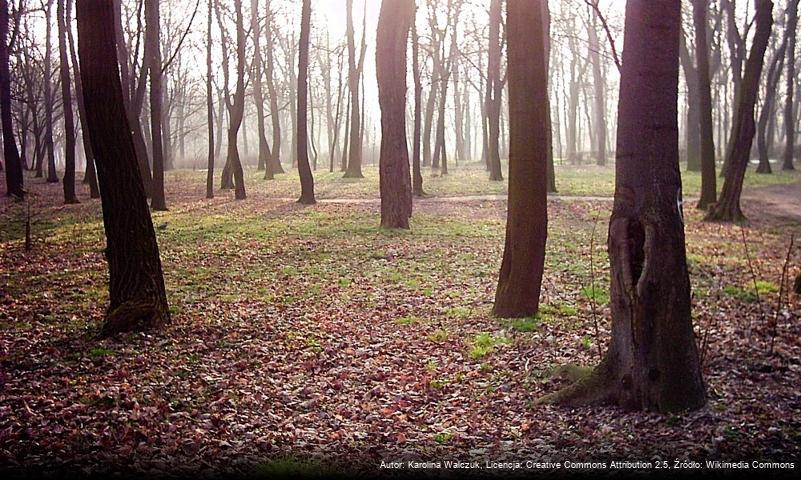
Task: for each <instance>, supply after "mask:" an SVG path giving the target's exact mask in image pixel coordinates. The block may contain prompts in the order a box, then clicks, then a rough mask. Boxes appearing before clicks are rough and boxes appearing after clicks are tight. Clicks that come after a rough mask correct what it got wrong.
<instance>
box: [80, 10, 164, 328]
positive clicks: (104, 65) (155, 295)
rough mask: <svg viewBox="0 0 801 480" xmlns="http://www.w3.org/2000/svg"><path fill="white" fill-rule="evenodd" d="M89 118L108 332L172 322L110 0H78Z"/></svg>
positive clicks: (82, 68) (83, 76)
mask: <svg viewBox="0 0 801 480" xmlns="http://www.w3.org/2000/svg"><path fill="white" fill-rule="evenodd" d="M77 13H78V54H79V58H80V67H81V73H82V75H81V81H82V84H83V92H84V101H85V104H86V105H85V106H86V119H87V124H88V125H89V134H90V137H91V142H92V147H93V149H94V151H95V154H96V161H97V173H98V177H99V183H100V189H101V193H102V197H101V198H102V206H103V224H104V226H105V231H106V244H107V246H106V259H107V260H108V265H109V300H110V303H109V308H108V311H107V314H106V320H105V323H104V325H103V333H104V334H105V335H114V334H116V333H119V332H124V331H132V330H144V329H148V328H153V327H159V326H161V325H164V324H166V323H168V322H169V320H170V315H169V310H168V306H167V295H166V293H165V289H164V278H163V274H162V269H161V260H160V259H159V249H158V244H157V243H156V235H155V232H154V230H153V223H152V221H151V219H150V212H149V211H148V208H147V199H146V197H145V192H144V188H143V186H142V180H141V178H140V173H139V167H138V165H137V159H136V152H135V151H134V145H133V139H132V137H131V130H130V128H129V126H128V121H127V118H126V113H125V106H124V104H123V99H122V86H121V84H120V76H119V75H120V74H119V67H118V64H117V55H116V52H115V47H114V14H113V9H112V5H111V3H110V2H103V1H96V0H78V8H77Z"/></svg>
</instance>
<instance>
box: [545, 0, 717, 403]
mask: <svg viewBox="0 0 801 480" xmlns="http://www.w3.org/2000/svg"><path fill="white" fill-rule="evenodd" d="M680 24H681V2H680V1H679V0H629V1H628V3H627V4H626V25H625V38H624V48H623V62H622V69H621V83H620V102H619V115H618V138H617V164H616V170H617V173H616V188H615V204H614V207H613V211H612V217H611V219H610V222H609V259H610V263H611V276H612V288H611V292H610V293H611V298H612V339H611V344H610V346H609V350H608V351H607V353H606V356H605V358H604V359H603V360H602V362H601V363H600V365H598V367H596V369H595V370H594V371H593V372H592V373H591V374H589V375H587V376H586V377H583V378H582V379H580V380H578V381H577V382H576V383H575V384H573V385H571V386H569V387H567V388H566V389H565V390H562V391H560V392H556V393H554V394H551V395H548V396H546V397H544V398H543V399H542V400H541V401H554V402H560V403H565V404H568V405H581V404H586V403H592V402H600V403H615V404H617V405H619V406H621V407H623V408H625V409H631V410H652V411H657V412H679V411H684V410H687V409H695V408H700V407H701V406H703V405H704V403H705V402H706V398H705V397H706V395H705V391H704V384H703V380H702V378H701V369H700V365H699V359H698V352H697V349H696V344H695V338H694V336H693V329H692V317H691V303H690V281H689V275H688V271H687V262H686V252H685V239H684V221H683V215H682V206H681V200H682V192H681V174H680V173H679V172H680V171H679V148H678V147H679V145H678V108H677V104H678V78H679V37H680V36H681V33H680ZM649 179H659V182H658V183H655V182H653V181H651V180H649Z"/></svg>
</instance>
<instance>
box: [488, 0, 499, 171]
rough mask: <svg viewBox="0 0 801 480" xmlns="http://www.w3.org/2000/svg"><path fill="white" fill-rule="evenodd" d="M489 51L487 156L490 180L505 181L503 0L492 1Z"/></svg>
mask: <svg viewBox="0 0 801 480" xmlns="http://www.w3.org/2000/svg"><path fill="white" fill-rule="evenodd" d="M489 22H490V24H489V50H488V62H487V94H486V101H487V106H486V109H487V121H488V123H489V125H488V130H487V135H488V137H487V139H488V142H487V147H488V151H487V155H488V160H489V167H490V180H491V181H501V180H503V172H502V171H501V153H500V145H499V142H500V135H501V126H500V122H501V97H502V95H503V85H502V84H501V0H491V1H490V15H489Z"/></svg>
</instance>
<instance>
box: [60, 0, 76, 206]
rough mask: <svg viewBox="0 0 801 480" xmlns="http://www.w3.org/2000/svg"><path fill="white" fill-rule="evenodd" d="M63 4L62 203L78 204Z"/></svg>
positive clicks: (61, 69) (61, 45)
mask: <svg viewBox="0 0 801 480" xmlns="http://www.w3.org/2000/svg"><path fill="white" fill-rule="evenodd" d="M64 4H65V2H63V1H62V2H58V5H57V7H56V16H57V17H58V19H57V21H58V55H59V67H58V71H59V77H60V79H61V98H62V108H63V109H64V145H65V151H64V179H63V182H64V203H67V204H70V203H79V202H78V197H76V196H75V119H74V118H73V114H72V87H71V85H70V82H71V80H70V63H69V60H68V59H67V58H68V56H67V50H68V47H67V19H66V12H65V11H64V10H65V9H64Z"/></svg>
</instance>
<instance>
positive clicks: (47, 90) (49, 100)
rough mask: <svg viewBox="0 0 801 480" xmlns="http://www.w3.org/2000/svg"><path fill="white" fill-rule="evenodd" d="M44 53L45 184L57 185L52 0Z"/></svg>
mask: <svg viewBox="0 0 801 480" xmlns="http://www.w3.org/2000/svg"><path fill="white" fill-rule="evenodd" d="M43 6H44V10H45V51H44V78H43V79H42V81H43V82H44V102H45V133H44V135H45V137H44V145H45V151H46V152H47V183H58V175H57V174H56V151H55V146H54V145H53V103H55V102H54V100H55V98H54V96H53V88H52V84H51V78H52V75H51V65H52V62H51V54H50V52H51V51H52V50H53V45H52V44H53V42H52V40H51V38H52V36H53V35H52V30H53V28H52V21H51V17H52V10H53V0H45V3H44V5H43Z"/></svg>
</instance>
